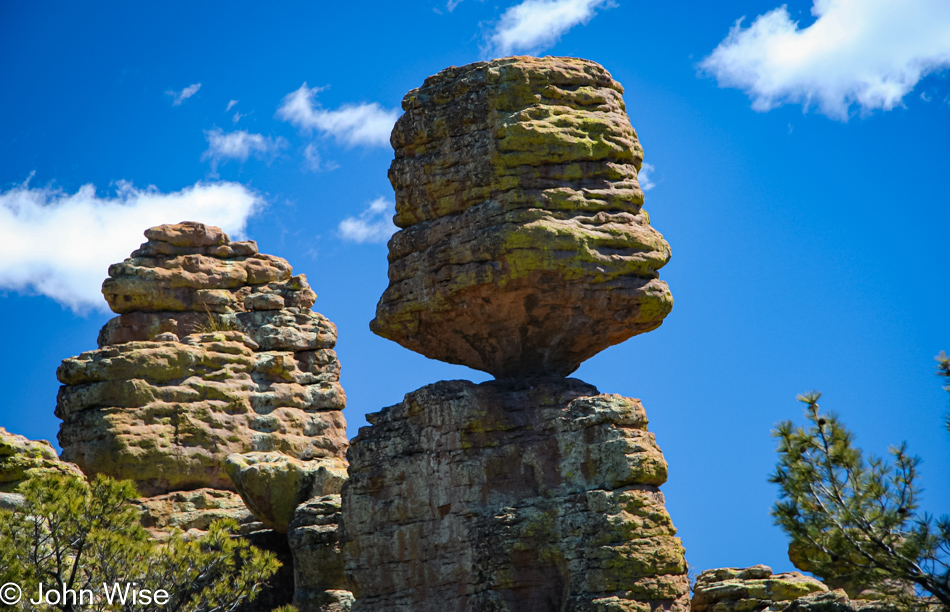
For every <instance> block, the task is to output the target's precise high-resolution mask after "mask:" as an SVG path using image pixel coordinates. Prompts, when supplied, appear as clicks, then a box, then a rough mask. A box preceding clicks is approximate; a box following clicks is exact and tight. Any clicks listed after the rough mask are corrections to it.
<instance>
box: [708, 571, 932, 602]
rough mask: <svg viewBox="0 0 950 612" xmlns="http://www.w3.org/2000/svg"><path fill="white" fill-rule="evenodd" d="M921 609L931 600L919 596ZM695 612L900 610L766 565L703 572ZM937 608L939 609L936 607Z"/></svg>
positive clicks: (808, 577) (796, 573)
mask: <svg viewBox="0 0 950 612" xmlns="http://www.w3.org/2000/svg"><path fill="white" fill-rule="evenodd" d="M919 603H920V604H921V606H920V609H921V610H926V609H928V602H927V601H926V600H920V602H919ZM691 607H692V610H693V612H898V610H899V608H898V607H897V606H896V605H895V604H894V603H888V602H886V601H870V600H854V599H849V598H848V595H847V593H845V592H844V590H843V589H836V590H834V591H831V590H829V589H828V587H827V586H826V585H825V584H823V583H822V582H820V581H818V580H816V579H814V578H811V577H810V576H805V575H804V574H800V573H799V572H786V573H783V574H773V573H772V568H770V567H768V566H767V565H755V566H753V567H747V568H735V567H726V568H720V569H711V570H706V571H704V572H702V573H701V574H700V575H699V576H698V577H697V579H696V585H695V587H694V589H693V600H692V602H691ZM935 612H936V611H935Z"/></svg>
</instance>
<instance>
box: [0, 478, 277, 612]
mask: <svg viewBox="0 0 950 612" xmlns="http://www.w3.org/2000/svg"><path fill="white" fill-rule="evenodd" d="M20 492H21V493H22V494H23V495H24V497H25V504H24V505H23V506H22V507H20V508H18V509H16V510H15V511H10V510H4V511H0V584H5V583H8V582H13V583H15V584H18V585H19V586H20V587H21V589H22V593H23V596H22V599H21V600H20V603H19V609H23V610H36V609H46V610H63V611H67V612H71V611H78V610H97V611H98V610H121V611H131V610H137V611H142V610H149V611H155V612H157V611H162V612H172V611H176V612H178V611H180V612H225V611H231V610H234V609H236V608H237V606H238V605H240V604H241V603H242V602H244V601H246V600H250V599H253V598H254V596H255V593H256V590H257V589H258V587H259V586H260V585H261V584H262V583H263V582H264V581H266V580H267V579H268V578H269V577H270V576H272V575H273V574H274V573H275V572H276V571H277V568H278V567H279V566H280V563H279V562H278V561H277V559H276V557H275V556H274V555H273V553H270V552H267V551H261V550H258V549H256V548H254V547H253V546H251V545H250V544H248V543H247V541H246V540H244V539H242V538H239V537H235V536H234V535H233V532H234V530H235V529H236V528H237V524H236V523H235V522H233V521H218V522H215V523H213V524H212V525H211V527H210V528H209V530H208V532H207V534H206V535H204V536H203V537H201V538H199V539H195V540H186V539H185V538H184V537H182V535H181V534H180V533H177V532H176V533H173V534H172V536H171V538H170V540H169V541H167V542H165V543H161V544H159V543H157V542H155V541H153V540H152V539H150V536H149V534H148V532H147V531H146V530H145V529H144V528H143V527H142V526H141V524H140V522H139V514H138V511H137V510H136V509H135V507H134V506H133V505H132V504H130V500H131V499H133V498H134V497H135V496H136V489H135V486H134V485H133V484H132V483H131V482H130V481H116V480H112V479H110V478H106V477H102V476H99V477H96V478H95V479H94V480H93V481H92V482H91V483H87V482H86V481H84V480H82V479H80V478H78V477H75V476H62V475H43V476H40V477H36V478H33V479H30V480H28V481H26V482H25V483H24V484H23V485H21V488H20ZM41 585H42V588H43V590H44V592H47V593H49V591H51V590H55V591H59V593H52V594H50V595H49V596H48V597H47V599H46V601H48V602H50V603H49V605H46V604H44V605H41V606H40V607H39V608H38V607H37V606H36V605H33V604H31V603H30V599H33V598H35V597H36V594H37V593H38V592H39V589H40V588H41ZM115 585H118V590H116V586H115ZM127 587H128V588H127ZM84 591H85V593H84ZM159 591H164V592H165V593H167V601H163V600H165V597H163V596H162V595H161V593H159ZM133 592H135V593H136V599H135V601H133V600H132V599H131V597H132V593H133ZM107 595H111V597H109V596H107ZM123 598H124V599H125V601H122V600H123ZM54 599H55V600H56V601H53V600H54ZM110 599H111V602H110V601H109V600H110ZM145 599H148V600H150V601H145Z"/></svg>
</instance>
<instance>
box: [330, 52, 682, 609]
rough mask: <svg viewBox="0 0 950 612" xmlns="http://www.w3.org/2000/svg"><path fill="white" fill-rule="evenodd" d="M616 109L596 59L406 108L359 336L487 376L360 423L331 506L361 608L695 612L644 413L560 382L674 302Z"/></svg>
mask: <svg viewBox="0 0 950 612" xmlns="http://www.w3.org/2000/svg"><path fill="white" fill-rule="evenodd" d="M622 92H623V88H622V87H621V86H620V85H619V84H618V83H617V82H616V81H614V80H613V79H612V78H611V76H610V74H609V73H608V72H607V71H606V70H604V69H603V68H602V67H600V66H599V65H597V64H595V63H593V62H589V61H586V60H579V59H573V58H551V57H547V58H542V59H538V58H530V57H520V58H506V59H501V60H493V61H491V62H480V63H476V64H471V65H468V66H463V67H461V68H449V69H447V70H444V71H442V72H440V73H439V74H437V75H435V76H433V77H430V78H428V79H426V81H425V83H424V84H423V86H422V87H420V88H419V89H415V90H413V91H411V92H409V94H408V95H407V96H406V97H405V99H404V100H403V108H404V110H405V111H406V113H405V114H404V115H403V116H402V117H401V118H400V119H399V120H398V122H397V123H396V127H395V128H394V130H393V134H392V139H391V142H392V144H393V147H394V148H395V150H396V159H395V161H393V163H392V166H391V168H390V172H389V178H390V181H391V182H392V184H393V188H394V189H395V191H396V217H395V222H396V225H398V226H399V227H400V228H402V230H401V231H399V232H397V233H396V234H395V235H394V236H393V238H392V240H390V243H389V264H390V265H389V280H390V283H389V287H388V288H387V289H386V291H385V293H384V294H383V296H382V298H381V299H380V301H379V305H378V306H377V311H376V318H375V319H374V320H373V322H372V323H371V325H370V327H371V329H372V330H373V331H374V332H376V333H377V334H379V335H381V336H383V337H386V338H389V339H391V340H394V341H396V342H398V343H399V344H401V345H403V346H405V347H407V348H409V349H411V350H414V351H417V352H420V353H422V354H423V355H426V356H428V357H431V358H434V359H440V360H443V361H448V362H450V363H457V364H463V365H467V366H470V367H473V368H477V369H480V370H485V371H487V372H490V373H491V374H493V375H494V376H495V377H496V378H497V379H499V380H497V381H494V382H491V383H485V384H482V385H474V384H472V383H468V382H463V381H454V382H441V383H437V384H434V385H430V386H428V387H424V388H422V389H420V390H418V391H415V392H413V393H410V394H408V395H407V396H406V397H405V400H404V401H403V402H402V403H400V404H398V405H396V406H391V407H389V408H386V409H385V410H383V411H381V412H379V413H377V414H375V415H369V416H368V417H367V418H368V420H369V421H370V422H371V423H372V426H371V427H368V428H363V429H361V430H360V433H359V435H358V436H357V437H356V438H355V439H354V440H353V443H352V446H351V447H350V451H349V453H348V455H347V457H348V459H349V461H350V467H349V474H350V479H349V480H348V481H347V483H346V484H345V485H344V487H343V493H342V533H341V542H342V544H343V558H344V562H345V568H346V574H347V578H348V579H349V580H350V584H351V586H352V590H353V594H354V595H355V596H356V602H355V603H354V605H353V610H354V611H369V610H373V611H376V610H387V611H396V610H399V611H405V612H409V611H412V612H449V611H451V612H455V611H458V612H463V611H464V612H476V611H478V612H481V611H487V610H492V611H498V612H501V611H512V612H513V611H518V612H542V611H544V612H546V611H549V610H563V611H571V612H581V611H590V612H594V611H597V612H621V611H634V610H635V611H637V612H646V611H652V610H672V611H684V612H685V611H686V610H687V609H688V606H689V601H688V580H687V576H686V561H685V556H684V551H683V547H682V544H681V543H680V541H679V539H677V538H676V537H675V533H676V530H675V529H674V528H673V524H672V521H671V520H670V517H669V515H668V514H667V512H666V509H665V507H664V500H663V495H662V494H661V493H660V491H659V488H658V487H659V485H661V484H662V483H663V482H665V480H666V475H667V466H666V462H665V461H664V459H663V455H662V454H661V452H660V450H659V448H658V447H657V446H656V443H655V441H654V439H653V434H651V433H649V432H648V431H647V430H646V423H647V421H646V415H645V413H644V411H643V408H642V406H640V403H639V401H638V400H633V399H628V398H624V397H620V396H617V395H602V394H600V393H599V392H598V391H597V390H596V389H595V388H594V387H592V386H590V385H587V384H585V383H583V382H580V381H577V380H571V379H565V378H563V377H564V376H566V375H567V374H569V373H570V372H572V371H574V370H575V369H576V368H577V367H578V365H580V363H581V362H582V361H583V360H585V359H587V358H589V357H591V356H593V355H594V354H596V353H597V352H599V351H601V350H603V349H605V348H607V347H608V346H611V345H613V344H616V343H618V342H622V341H624V340H626V339H627V338H629V337H631V336H633V335H635V334H638V333H643V332H646V331H650V330H651V329H654V328H656V327H657V326H659V325H660V323H661V322H662V321H663V318H664V317H665V316H666V315H667V313H669V311H670V308H671V307H672V297H671V296H670V293H669V289H668V288H667V286H666V284H665V283H664V282H662V281H660V280H659V278H658V275H657V270H659V268H661V267H662V266H663V265H664V264H665V263H666V262H667V260H668V259H669V257H670V250H669V246H668V245H667V244H666V242H665V241H664V240H663V237H662V236H661V235H660V234H659V233H657V232H656V231H655V230H654V229H653V228H651V227H650V225H649V217H648V216H647V214H646V213H645V212H644V211H643V210H641V205H642V203H643V192H642V191H641V190H640V186H639V184H638V183H637V172H638V170H639V168H640V164H641V161H642V150H641V148H640V145H639V143H638V141H637V135H636V133H635V132H634V130H633V128H632V127H631V126H630V121H629V119H628V118H627V115H626V113H625V111H624V105H623V100H622V98H621V94H622Z"/></svg>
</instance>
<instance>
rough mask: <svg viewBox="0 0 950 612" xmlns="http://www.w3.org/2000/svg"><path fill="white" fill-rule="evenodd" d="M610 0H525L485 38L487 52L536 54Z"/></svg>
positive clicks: (496, 53) (505, 14)
mask: <svg viewBox="0 0 950 612" xmlns="http://www.w3.org/2000/svg"><path fill="white" fill-rule="evenodd" d="M611 6H614V4H613V3H612V2H611V1H610V0H524V2H522V3H521V4H517V5H515V6H512V7H511V8H509V9H508V10H506V11H505V12H504V13H502V15H501V18H500V19H499V20H498V23H497V24H496V25H495V28H494V31H493V32H492V33H491V34H490V35H489V37H488V43H489V49H488V52H489V54H491V55H493V56H496V57H498V56H505V55H512V54H513V53H515V52H521V53H537V52H538V51H541V50H543V49H547V48H548V47H550V46H551V45H553V44H554V43H556V42H557V41H558V40H559V39H560V38H561V36H562V35H563V34H564V33H565V32H567V31H568V30H570V29H571V28H573V27H574V26H576V25H578V24H581V23H585V24H586V23H587V22H588V21H590V20H591V19H592V18H593V17H594V15H595V14H596V13H597V10H598V9H600V8H610V7H611Z"/></svg>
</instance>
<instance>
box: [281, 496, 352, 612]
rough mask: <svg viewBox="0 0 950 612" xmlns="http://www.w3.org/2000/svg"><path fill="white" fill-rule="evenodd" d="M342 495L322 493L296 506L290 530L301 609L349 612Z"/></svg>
mask: <svg viewBox="0 0 950 612" xmlns="http://www.w3.org/2000/svg"><path fill="white" fill-rule="evenodd" d="M340 503H341V502H340V496H339V495H320V496H316V497H313V498H311V499H309V500H307V501H306V502H304V503H303V504H300V505H299V506H297V509H296V511H295V512H294V520H293V522H292V523H291V524H290V531H288V532H287V537H288V540H289V541H290V549H291V550H292V551H293V555H294V606H295V607H296V608H297V610H298V612H347V611H349V610H350V609H351V607H352V605H353V593H351V592H350V591H349V590H347V589H348V588H350V585H349V582H348V581H347V579H346V576H345V574H344V571H343V551H342V550H341V549H340V542H339V539H340V534H339V531H340Z"/></svg>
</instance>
